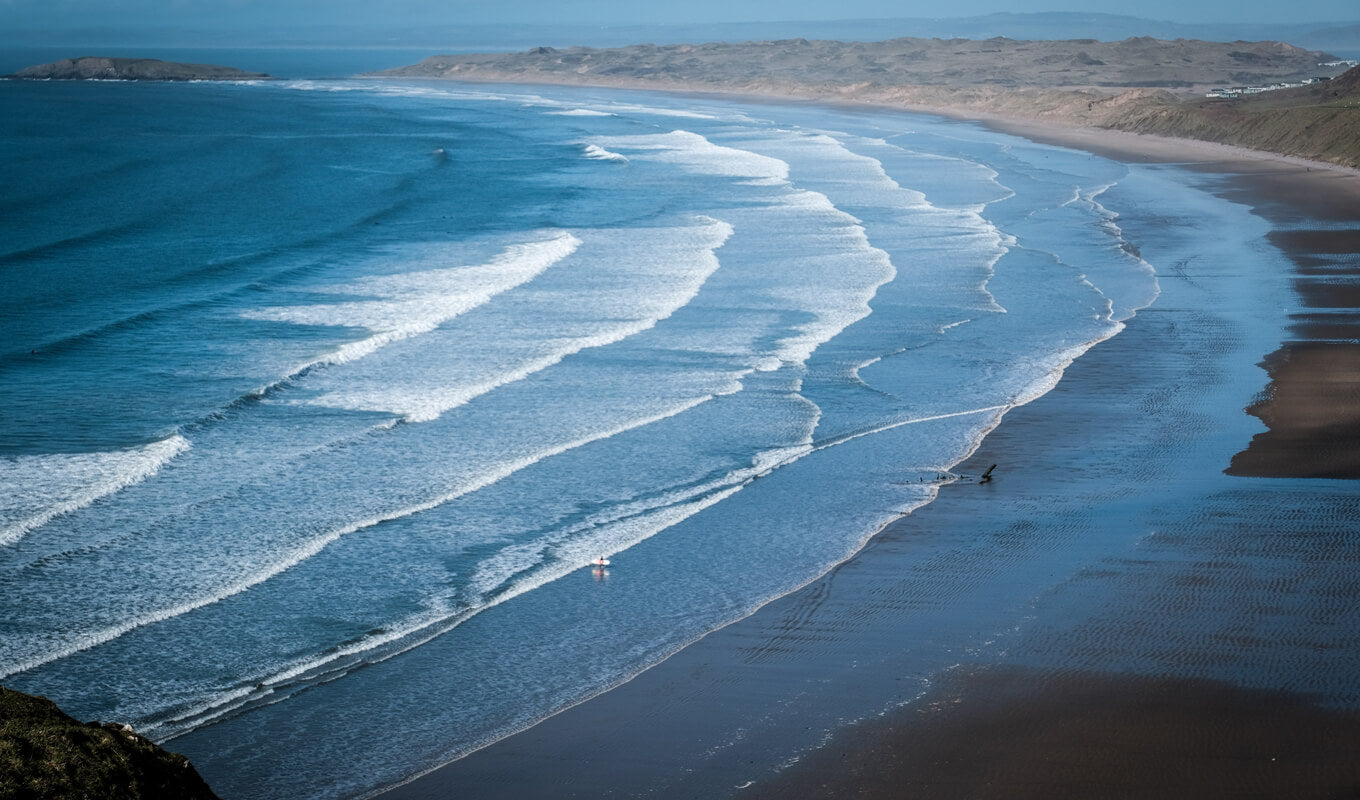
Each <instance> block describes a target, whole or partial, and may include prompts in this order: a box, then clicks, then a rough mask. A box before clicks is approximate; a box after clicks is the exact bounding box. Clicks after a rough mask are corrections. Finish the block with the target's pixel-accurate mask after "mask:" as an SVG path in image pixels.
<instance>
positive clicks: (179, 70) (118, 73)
mask: <svg viewBox="0 0 1360 800" xmlns="http://www.w3.org/2000/svg"><path fill="white" fill-rule="evenodd" d="M9 77H11V78H22V79H29V80H86V81H89V80H118V81H244V80H259V79H262V78H268V77H269V76H268V75H266V74H264V73H263V72H245V71H244V70H239V69H234V68H232V67H219V66H216V65H213V64H181V63H178V62H174V61H158V60H156V59H154V58H102V57H98V56H85V57H82V58H64V59H62V60H60V61H54V62H52V63H50V64H38V65H36V66H32V67H25V68H24V69H21V70H19V71H18V72H16V73H14V74H13V75H11V76H9Z"/></svg>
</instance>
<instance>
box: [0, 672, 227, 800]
mask: <svg viewBox="0 0 1360 800" xmlns="http://www.w3.org/2000/svg"><path fill="white" fill-rule="evenodd" d="M80 797H88V798H108V799H109V800H113V799H115V798H116V799H117V800H159V798H166V799H167V800H168V799H169V798H174V800H217V796H216V795H214V794H213V792H212V790H211V789H209V788H208V784H206V783H204V781H203V779H202V778H201V777H199V774H198V772H197V771H196V770H195V769H194V767H193V765H192V764H190V763H189V760H188V759H187V758H185V757H184V756H181V755H177V754H175V753H170V752H167V751H165V750H162V749H161V748H160V747H157V746H156V745H155V744H153V743H151V742H149V741H147V740H146V739H144V738H142V737H141V736H138V735H137V734H136V733H135V732H133V730H132V729H131V728H129V727H127V726H124V725H118V724H116V723H112V722H106V723H103V724H102V725H101V724H99V723H97V722H90V723H84V724H82V723H80V722H78V721H77V720H75V719H73V718H72V717H70V716H67V715H66V714H64V713H63V712H62V711H61V709H59V708H57V706H56V704H55V703H53V702H52V701H50V700H48V699H47V698H45V697H34V696H32V695H27V694H23V693H22V692H16V691H13V690H10V689H4V688H0V800H49V799H50V800H59V799H61V798H80Z"/></svg>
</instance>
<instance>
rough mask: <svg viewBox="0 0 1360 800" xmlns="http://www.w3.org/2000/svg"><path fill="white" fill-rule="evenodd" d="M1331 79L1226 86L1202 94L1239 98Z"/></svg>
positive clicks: (1306, 79) (1305, 79) (1319, 78)
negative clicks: (1264, 84) (1265, 84)
mask: <svg viewBox="0 0 1360 800" xmlns="http://www.w3.org/2000/svg"><path fill="white" fill-rule="evenodd" d="M1329 80H1331V78H1327V77H1317V78H1304V79H1303V80H1301V81H1289V82H1286V83H1272V84H1270V85H1269V86H1228V87H1221V88H1217V89H1210V90H1209V91H1207V92H1205V93H1204V96H1205V97H1241V96H1242V95H1244V94H1260V93H1261V92H1273V91H1275V90H1277V89H1296V88H1298V87H1300V86H1307V85H1308V84H1310V83H1317V82H1319V81H1329Z"/></svg>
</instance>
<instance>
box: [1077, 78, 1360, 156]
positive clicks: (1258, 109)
mask: <svg viewBox="0 0 1360 800" xmlns="http://www.w3.org/2000/svg"><path fill="white" fill-rule="evenodd" d="M1092 121H1093V122H1094V123H1095V124H1097V125H1099V126H1101V127H1107V128H1116V129H1119V130H1125V131H1133V132H1136V133H1153V134H1160V135H1163V136H1179V137H1183V138H1189V139H1203V140H1205V141H1210V142H1220V143H1222V144H1231V145H1237V146H1240V147H1250V148H1252V149H1255V150H1267V151H1270V152H1273V153H1285V154H1288V155H1293V156H1301V157H1303V158H1309V159H1313V160H1316V161H1328V162H1331V163H1334V164H1341V165H1344V166H1349V167H1357V168H1360V67H1356V68H1353V69H1351V70H1350V71H1349V72H1347V73H1345V74H1344V75H1342V76H1340V77H1338V78H1336V79H1334V80H1331V81H1325V82H1322V83H1317V84H1313V85H1310V86H1303V87H1299V88H1296V89H1281V90H1278V91H1274V92H1265V93H1262V94H1257V95H1247V96H1245V97H1241V98H1238V99H1220V98H1214V99H1208V98H1206V99H1202V100H1194V101H1177V100H1175V99H1174V98H1171V99H1168V98H1166V97H1157V98H1151V99H1149V100H1148V101H1146V102H1140V103H1132V104H1128V105H1127V106H1125V107H1123V108H1119V109H1111V110H1110V111H1109V112H1108V113H1104V114H1099V115H1097V116H1096V117H1095V118H1094V119H1093V120H1092Z"/></svg>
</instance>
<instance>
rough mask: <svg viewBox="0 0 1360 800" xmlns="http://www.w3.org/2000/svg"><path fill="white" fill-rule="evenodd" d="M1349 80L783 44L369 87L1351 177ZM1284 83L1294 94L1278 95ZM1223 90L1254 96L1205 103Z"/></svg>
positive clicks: (1353, 85)
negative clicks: (1311, 165) (1191, 149)
mask: <svg viewBox="0 0 1360 800" xmlns="http://www.w3.org/2000/svg"><path fill="white" fill-rule="evenodd" d="M1348 66H1350V65H1349V64H1348V62H1343V61H1340V60H1338V59H1336V58H1335V57H1334V56H1332V55H1330V54H1328V53H1325V52H1322V51H1316V50H1305V49H1303V48H1299V47H1294V46H1293V45H1289V44H1285V43H1282V42H1203V41H1192V40H1184V39H1177V40H1175V41H1163V40H1157V39H1150V38H1146V37H1143V38H1138V39H1126V40H1124V41H1122V42H1100V41H1096V40H1094V39H1074V40H1067V41H1017V40H1013V39H1005V38H996V39H988V40H985V41H974V40H967V39H949V40H943V39H894V40H890V41H886V42H835V41H808V40H805V39H791V40H785V41H777V42H743V43H739V44H728V43H710V44H701V45H668V46H664V47H659V46H656V45H633V46H630V47H620V48H608V49H596V48H587V47H573V48H569V49H565V50H558V49H554V48H551V47H537V48H534V49H532V50H529V51H525V52H521V53H491V54H471V55H445V56H432V57H430V58H427V59H425V60H424V61H421V62H420V63H418V64H414V65H411V66H408V67H401V68H398V69H393V70H386V71H384V72H379V73H373V74H372V75H371V76H370V77H384V78H391V77H395V78H441V79H451V80H459V81H469V82H477V81H486V82H518V83H552V84H571V85H582V86H606V87H616V88H631V89H659V90H670V91H695V92H716V93H727V94H740V95H763V96H772V97H783V98H789V99H803V100H815V101H823V102H857V103H869V104H876V105H884V106H890V107H894V108H901V109H905V110H912V111H925V112H937V113H945V114H953V115H960V116H968V117H987V116H991V115H995V116H1001V117H1006V118H1010V119H1024V120H1034V121H1039V122H1045V123H1053V124H1057V125H1064V126H1072V127H1079V126H1080V127H1090V128H1103V129H1109V130H1119V131H1126V132H1132V133H1145V134H1156V135H1160V136H1169V137H1176V138H1183V139H1198V140H1201V141H1208V142H1215V143H1218V144H1227V145H1234V146H1238V147H1246V148H1251V149H1255V150H1262V151H1266V152H1270V153H1277V154H1282V155H1287V156H1296V157H1300V158H1306V159H1309V160H1313V161H1321V162H1327V163H1332V164H1337V165H1340V166H1345V167H1351V168H1360V137H1356V136H1355V135H1354V131H1355V130H1356V127H1357V125H1360V71H1357V70H1360V68H1354V69H1350V71H1349V72H1344V70H1346V69H1347V67H1348ZM1304 82H1307V83H1306V85H1303V84H1304ZM1285 83H1288V84H1296V88H1282V89H1275V88H1274V87H1277V86H1279V85H1282V84H1285ZM1231 87H1241V88H1243V89H1251V90H1252V91H1251V92H1241V93H1238V94H1237V95H1236V96H1233V97H1212V98H1211V97H1206V95H1207V94H1208V93H1209V92H1210V91H1211V90H1214V89H1228V88H1231ZM1258 89H1262V90H1264V91H1259V93H1258V92H1256V91H1255V90H1258ZM1265 89H1268V90H1265Z"/></svg>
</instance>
